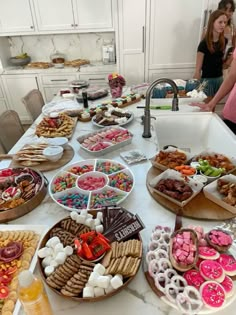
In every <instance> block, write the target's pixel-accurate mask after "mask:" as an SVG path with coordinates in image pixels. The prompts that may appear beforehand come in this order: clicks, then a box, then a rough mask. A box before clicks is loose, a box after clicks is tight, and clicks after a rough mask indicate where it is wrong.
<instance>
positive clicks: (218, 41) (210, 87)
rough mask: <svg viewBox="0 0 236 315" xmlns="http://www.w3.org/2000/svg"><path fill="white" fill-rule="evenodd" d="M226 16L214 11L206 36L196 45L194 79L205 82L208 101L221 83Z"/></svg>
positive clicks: (225, 40) (222, 12) (223, 13)
mask: <svg viewBox="0 0 236 315" xmlns="http://www.w3.org/2000/svg"><path fill="white" fill-rule="evenodd" d="M226 24H227V16H226V13H225V12H224V11H221V10H216V11H214V12H213V13H212V14H211V16H210V18H209V21H208V26H207V31H206V35H205V37H204V38H203V40H202V41H201V42H200V44H199V45H198V49H197V61H196V69H195V73H194V78H195V79H198V80H200V79H201V81H207V84H206V87H205V90H204V92H205V93H206V95H207V96H208V99H209V100H210V99H211V98H212V97H213V96H214V95H215V94H216V92H217V91H218V89H219V87H220V85H221V84H222V82H223V56H224V51H225V46H226V44H227V39H225V37H224V29H225V26H226Z"/></svg>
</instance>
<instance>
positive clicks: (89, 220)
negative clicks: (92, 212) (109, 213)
mask: <svg viewBox="0 0 236 315" xmlns="http://www.w3.org/2000/svg"><path fill="white" fill-rule="evenodd" d="M84 224H85V225H87V226H89V227H92V225H93V224H94V223H93V219H91V218H89V219H86V220H85V222H84Z"/></svg>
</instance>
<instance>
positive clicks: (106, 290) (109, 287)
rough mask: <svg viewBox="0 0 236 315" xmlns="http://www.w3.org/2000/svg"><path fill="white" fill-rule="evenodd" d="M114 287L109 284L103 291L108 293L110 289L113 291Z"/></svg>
mask: <svg viewBox="0 0 236 315" xmlns="http://www.w3.org/2000/svg"><path fill="white" fill-rule="evenodd" d="M114 290H115V289H114V288H113V287H112V286H111V285H110V284H109V286H108V288H106V289H105V293H106V294H108V293H110V292H112V291H114Z"/></svg>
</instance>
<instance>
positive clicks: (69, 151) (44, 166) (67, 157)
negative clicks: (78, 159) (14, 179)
mask: <svg viewBox="0 0 236 315" xmlns="http://www.w3.org/2000/svg"><path fill="white" fill-rule="evenodd" d="M74 154H75V152H74V149H73V148H72V147H71V146H70V145H69V144H67V145H66V146H65V149H64V152H63V155H62V157H61V159H60V160H58V161H56V162H53V161H46V162H42V163H40V164H39V165H35V166H33V168H34V169H35V170H38V171H41V172H47V171H52V170H55V169H58V168H61V167H62V166H64V165H65V164H67V163H68V162H70V161H71V160H72V159H73V157H74ZM9 167H23V166H22V165H21V164H20V163H19V162H18V161H15V160H14V159H13V160H12V162H11V164H10V166H9Z"/></svg>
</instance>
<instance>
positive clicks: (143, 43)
mask: <svg viewBox="0 0 236 315" xmlns="http://www.w3.org/2000/svg"><path fill="white" fill-rule="evenodd" d="M142 29H143V34H142V52H143V53H144V50H145V27H144V26H143V27H142Z"/></svg>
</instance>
